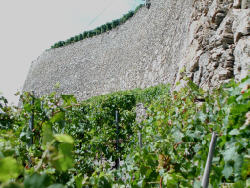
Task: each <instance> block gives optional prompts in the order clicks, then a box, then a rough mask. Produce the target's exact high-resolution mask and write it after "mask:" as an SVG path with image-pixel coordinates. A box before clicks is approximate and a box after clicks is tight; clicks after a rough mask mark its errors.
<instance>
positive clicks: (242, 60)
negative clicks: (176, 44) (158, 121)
mask: <svg viewBox="0 0 250 188" xmlns="http://www.w3.org/2000/svg"><path fill="white" fill-rule="evenodd" d="M249 8H250V1H249V0H195V1H194V3H193V12H192V19H191V22H190V27H189V29H190V33H189V39H188V44H187V49H186V52H185V56H184V58H183V59H182V60H181V62H180V64H179V67H180V68H179V73H178V76H177V79H176V83H177V82H180V85H179V86H180V87H183V85H185V82H186V81H185V79H184V78H185V77H188V78H190V79H191V80H193V81H194V83H196V84H197V85H199V86H200V87H202V88H203V89H205V90H209V89H211V88H214V87H217V86H219V85H221V84H222V83H225V82H228V81H229V80H230V79H231V78H235V79H236V80H237V81H239V80H241V79H242V78H244V77H246V76H247V75H248V74H249V70H250V36H249V35H250V9H249ZM179 86H178V87H179ZM178 87H177V88H178Z"/></svg>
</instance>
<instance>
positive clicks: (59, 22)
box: [0, 0, 143, 104]
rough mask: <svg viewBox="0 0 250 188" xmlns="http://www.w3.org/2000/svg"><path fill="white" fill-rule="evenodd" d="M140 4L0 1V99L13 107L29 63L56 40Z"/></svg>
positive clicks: (135, 0) (123, 0)
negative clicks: (0, 97) (3, 99)
mask: <svg viewBox="0 0 250 188" xmlns="http://www.w3.org/2000/svg"><path fill="white" fill-rule="evenodd" d="M140 3H143V1H142V0H0V95H1V94H2V95H3V96H4V97H6V98H7V99H8V100H9V102H10V103H13V104H17V101H18V97H16V96H15V95H14V94H15V93H16V92H17V91H21V90H22V86H23V84H24V81H25V78H26V76H27V74H28V70H29V66H30V64H31V62H32V61H33V60H35V59H36V58H37V57H38V56H39V55H41V54H42V53H43V51H44V50H46V49H49V48H50V46H51V45H53V44H54V43H55V42H58V41H60V40H66V39H68V38H70V37H72V36H75V35H77V34H79V33H82V32H83V31H87V30H90V29H93V28H96V27H97V26H99V25H102V24H104V23H106V22H109V21H112V20H114V19H117V18H120V17H121V16H122V15H123V14H126V13H127V12H128V11H129V10H133V9H134V8H135V7H136V6H138V5H139V4H140Z"/></svg>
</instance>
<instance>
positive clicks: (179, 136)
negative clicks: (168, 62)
mask: <svg viewBox="0 0 250 188" xmlns="http://www.w3.org/2000/svg"><path fill="white" fill-rule="evenodd" d="M83 36H84V35H83ZM249 82H250V78H246V79H245V80H243V81H242V82H241V83H239V84H236V83H235V82H233V81H232V82H230V83H229V84H227V85H226V86H224V87H222V88H220V89H218V90H214V91H213V92H212V93H207V92H204V91H202V90H201V89H199V88H198V87H197V86H196V85H194V84H193V83H191V82H190V83H189V85H188V87H186V88H184V89H183V90H182V91H180V92H178V93H177V92H172V93H171V92H170V87H169V86H166V85H159V86H156V87H150V88H147V89H144V90H142V89H135V90H132V91H123V92H116V93H112V94H109V95H104V96H97V97H92V98H91V99H88V100H86V101H83V102H82V103H80V104H78V103H77V100H76V99H75V98H74V96H72V95H62V96H61V97H59V98H58V97H56V96H57V95H56V94H55V93H52V94H51V95H49V96H44V97H41V98H35V102H34V104H33V105H32V104H31V103H30V100H31V99H32V96H31V94H29V93H25V94H24V95H22V96H21V100H22V102H23V108H22V109H18V110H17V109H16V108H13V107H9V106H8V104H7V101H6V100H4V99H3V98H2V103H1V106H0V107H1V109H2V111H4V112H5V113H6V114H7V116H1V119H0V122H5V123H7V124H8V126H7V128H6V127H4V128H3V127H1V129H0V184H1V183H2V186H3V187H34V186H36V185H39V187H48V186H49V187H64V186H63V185H65V186H66V187H77V188H78V187H160V185H161V186H162V187H200V185H201V177H202V174H203V172H204V168H205V163H206V159H207V154H208V148H209V143H210V140H211V133H212V132H213V131H214V132H216V133H217V134H218V139H217V144H216V148H215V153H214V159H213V163H212V168H211V172H210V186H211V187H223V186H224V187H237V188H241V187H242V188H243V187H247V186H249V181H250V180H249V176H250V170H249V169H250V166H249V164H250V162H249V161H250V157H249V156H250V154H249V144H250V143H249V137H250V131H249V108H250V100H249V96H250V95H249V93H250V89H249V84H250V83H249ZM139 102H142V103H144V105H145V106H146V107H147V108H148V110H147V115H148V117H147V118H146V119H145V120H143V121H142V122H141V123H140V124H138V123H137V122H135V117H136V115H135V107H136V104H137V103H139ZM116 110H118V111H119V132H118V137H119V148H118V149H119V152H117V150H116V136H117V129H116V125H115V111H116ZM31 112H34V116H35V118H34V119H35V122H34V130H32V131H31V130H29V128H28V122H29V118H30V114H31ZM246 116H247V117H248V120H247V119H246ZM6 117H8V118H7V119H6ZM139 132H140V133H141V134H142V141H143V147H142V148H139V147H138V144H137V143H138V137H137V135H138V133H139ZM31 138H32V139H33V143H34V144H33V145H32V146H29V145H28V143H29V140H30V139H31ZM118 158H120V160H121V164H120V168H119V169H115V168H114V161H115V160H116V159H118ZM35 183H37V184H35Z"/></svg>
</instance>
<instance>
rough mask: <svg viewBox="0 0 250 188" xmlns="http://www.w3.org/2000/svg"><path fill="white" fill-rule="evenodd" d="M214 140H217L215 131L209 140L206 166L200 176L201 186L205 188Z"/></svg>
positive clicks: (207, 183)
mask: <svg viewBox="0 0 250 188" xmlns="http://www.w3.org/2000/svg"><path fill="white" fill-rule="evenodd" d="M216 140H217V135H216V133H215V132H213V134H212V138H211V142H210V145H209V152H208V156H207V162H206V167H205V171H204V174H203V177H202V182H201V186H202V187H203V188H207V187H208V185H209V173H210V169H211V165H212V160H213V154H214V150H215V145H216Z"/></svg>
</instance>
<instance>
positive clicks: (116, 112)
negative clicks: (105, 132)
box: [115, 110, 120, 169]
mask: <svg viewBox="0 0 250 188" xmlns="http://www.w3.org/2000/svg"><path fill="white" fill-rule="evenodd" d="M115 124H116V153H117V157H116V159H115V167H116V169H118V168H119V166H120V164H119V161H120V159H119V157H118V155H119V114H118V110H116V111H115Z"/></svg>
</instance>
